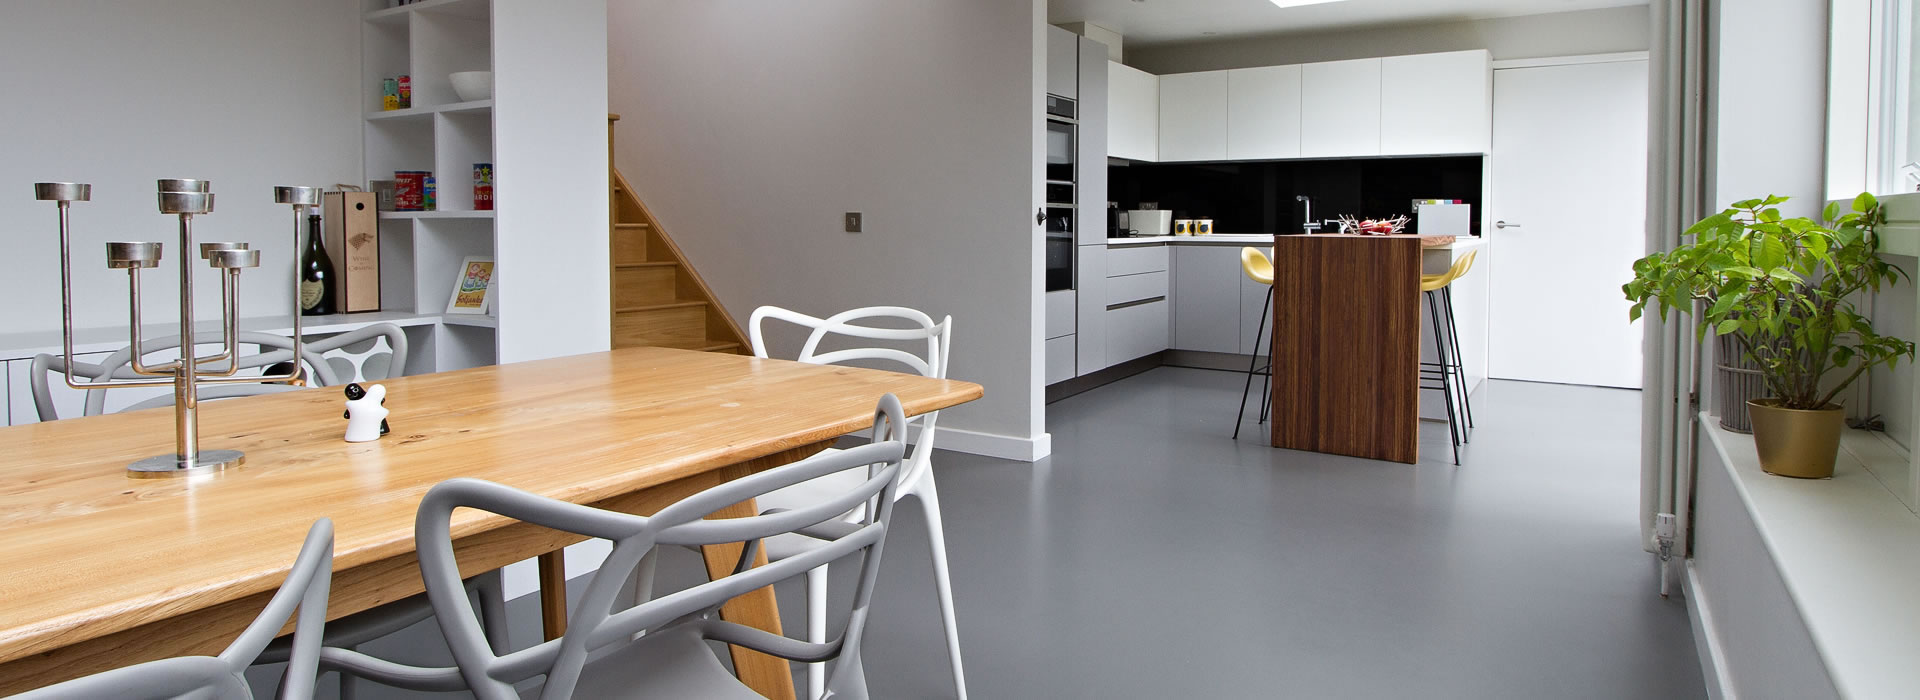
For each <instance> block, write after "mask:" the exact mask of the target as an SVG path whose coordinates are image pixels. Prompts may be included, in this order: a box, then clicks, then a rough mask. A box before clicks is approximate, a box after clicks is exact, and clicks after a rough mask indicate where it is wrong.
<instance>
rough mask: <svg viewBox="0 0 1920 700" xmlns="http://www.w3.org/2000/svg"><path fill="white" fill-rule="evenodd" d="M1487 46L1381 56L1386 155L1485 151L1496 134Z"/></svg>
mask: <svg viewBox="0 0 1920 700" xmlns="http://www.w3.org/2000/svg"><path fill="white" fill-rule="evenodd" d="M1492 76H1493V66H1492V56H1491V54H1489V53H1488V52H1487V51H1485V50H1475V51H1454V52H1449V53H1431V54H1421V55H1417V56H1393V57H1389V58H1384V59H1381V63H1380V94H1381V95H1383V96H1385V104H1383V105H1381V110H1380V153H1381V154H1383V155H1408V154H1430V153H1485V152H1487V148H1488V146H1489V145H1490V142H1491V140H1492V134H1493V116H1492V115H1493V92H1492V90H1491V89H1490V86H1491V81H1492Z"/></svg>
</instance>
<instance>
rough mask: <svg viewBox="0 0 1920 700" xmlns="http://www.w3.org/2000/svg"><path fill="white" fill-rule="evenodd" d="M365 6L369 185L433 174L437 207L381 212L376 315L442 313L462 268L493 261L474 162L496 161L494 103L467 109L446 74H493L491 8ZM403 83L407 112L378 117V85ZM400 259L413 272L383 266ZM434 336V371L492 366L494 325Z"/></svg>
mask: <svg viewBox="0 0 1920 700" xmlns="http://www.w3.org/2000/svg"><path fill="white" fill-rule="evenodd" d="M360 1H361V2H364V3H365V4H366V8H365V9H366V13H365V15H364V16H363V19H364V20H365V22H364V29H363V31H364V34H363V36H362V41H361V47H362V51H363V56H362V81H363V82H362V85H363V90H362V92H363V94H364V95H365V96H366V100H367V108H366V113H367V115H366V127H365V129H366V132H365V134H366V135H365V142H364V143H365V148H366V160H365V167H366V179H368V180H386V179H392V178H393V177H394V172H395V171H400V170H427V171H431V172H432V173H433V175H434V178H435V180H436V183H435V190H436V192H435V196H436V203H435V208H434V209H433V210H431V211H404V212H381V213H380V242H381V258H382V262H383V265H382V277H383V279H382V280H381V285H380V286H381V295H382V298H381V306H382V307H383V308H385V309H390V310H393V309H399V310H407V311H411V312H413V313H415V314H433V315H440V314H441V312H444V311H445V310H446V303H447V296H448V294H449V292H450V291H451V289H452V285H453V281H454V278H455V276H456V273H457V268H458V266H459V264H460V260H461V259H462V258H464V257H466V256H469V255H483V256H487V257H494V254H495V250H496V248H495V246H494V236H495V234H496V232H495V230H494V225H493V224H494V213H493V212H492V211H491V210H489V211H475V210H474V209H473V188H472V186H471V182H472V173H473V166H474V164H475V163H492V162H493V136H494V135H493V100H492V99H484V100H471V101H463V100H461V99H460V98H459V97H458V96H456V95H455V94H454V92H453V86H452V84H451V83H450V82H449V79H448V75H449V74H451V73H454V72H457V71H470V70H492V69H493V50H492V43H493V31H492V3H491V2H490V0H424V1H423V2H417V3H413V4H409V5H402V6H399V7H388V6H387V5H389V4H391V3H390V0H360ZM401 75H406V76H409V80H410V82H411V86H412V103H411V106H409V107H408V108H406V109H399V110H383V109H382V105H381V86H382V83H383V82H384V81H386V80H387V79H389V78H397V77H399V76H401ZM400 259H405V260H407V261H408V263H409V264H407V265H394V264H387V261H397V260H400ZM443 322H444V323H446V324H451V325H454V326H457V327H458V328H457V329H454V328H442V329H440V330H439V331H438V332H436V333H435V334H434V335H435V337H434V343H433V346H434V360H435V363H434V364H435V366H436V367H437V368H438V369H442V370H447V369H459V368H461V367H467V366H474V365H483V364H492V363H493V362H496V361H498V353H497V347H496V346H497V342H498V339H497V338H496V337H495V334H494V333H493V332H492V331H493V330H494V329H497V328H498V327H499V321H498V319H497V318H494V317H493V316H462V315H457V314H446V315H444V316H443Z"/></svg>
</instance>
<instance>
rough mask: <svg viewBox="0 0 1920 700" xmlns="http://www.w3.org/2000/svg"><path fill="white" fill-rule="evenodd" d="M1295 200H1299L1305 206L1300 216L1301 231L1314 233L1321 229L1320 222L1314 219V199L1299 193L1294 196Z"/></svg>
mask: <svg viewBox="0 0 1920 700" xmlns="http://www.w3.org/2000/svg"><path fill="white" fill-rule="evenodd" d="M1293 201H1296V202H1299V203H1300V204H1301V206H1302V207H1304V208H1305V211H1304V212H1302V213H1301V216H1300V232H1301V233H1313V232H1314V231H1318V230H1320V224H1317V223H1314V221H1313V200H1312V199H1309V198H1307V196H1306V195H1304V194H1297V195H1294V196H1293Z"/></svg>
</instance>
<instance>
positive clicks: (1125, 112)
mask: <svg viewBox="0 0 1920 700" xmlns="http://www.w3.org/2000/svg"><path fill="white" fill-rule="evenodd" d="M1107 155H1108V156H1111V157H1114V158H1126V159H1128V160H1144V161H1157V160H1159V159H1160V76H1157V75H1154V74H1152V73H1148V72H1146V71H1143V70H1140V69H1138V68H1134V67H1132V66H1128V65H1124V64H1122V63H1119V62H1117V61H1108V62H1107Z"/></svg>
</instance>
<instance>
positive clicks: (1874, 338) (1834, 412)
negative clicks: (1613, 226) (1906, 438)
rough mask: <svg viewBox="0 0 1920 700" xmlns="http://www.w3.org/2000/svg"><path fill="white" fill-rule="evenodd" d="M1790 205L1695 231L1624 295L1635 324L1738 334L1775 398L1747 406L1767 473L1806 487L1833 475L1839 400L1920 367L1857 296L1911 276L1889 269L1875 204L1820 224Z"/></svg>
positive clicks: (1704, 223)
mask: <svg viewBox="0 0 1920 700" xmlns="http://www.w3.org/2000/svg"><path fill="white" fill-rule="evenodd" d="M1785 201H1787V198H1786V197H1776V196H1769V197H1767V198H1765V199H1749V200H1746V201H1743V202H1735V203H1734V204H1733V207H1732V208H1730V209H1727V210H1726V211H1722V212H1720V213H1718V214H1714V215H1712V216H1709V217H1707V218H1705V219H1702V220H1700V222H1699V223H1697V224H1694V225H1693V226H1691V227H1689V228H1688V229H1687V231H1686V233H1684V234H1682V238H1683V239H1685V238H1686V237H1692V239H1693V241H1692V242H1691V243H1684V244H1682V245H1681V246H1679V247H1677V248H1675V249H1673V250H1671V251H1667V252H1664V253H1654V254H1652V255H1648V256H1647V257H1644V258H1641V259H1639V260H1637V261H1635V262H1634V263H1633V280H1632V281H1630V282H1628V283H1627V284H1626V286H1625V287H1623V291H1625V292H1626V295H1627V299H1628V300H1629V301H1631V302H1633V308H1632V309H1631V310H1630V311H1629V312H1628V317H1629V319H1638V318H1640V315H1641V314H1642V313H1643V312H1644V311H1646V309H1647V307H1655V308H1657V309H1658V311H1659V314H1660V317H1661V318H1662V319H1665V318H1666V317H1667V312H1668V311H1669V310H1677V311H1680V312H1682V313H1688V314H1693V315H1694V316H1695V319H1696V320H1697V324H1696V325H1697V330H1696V332H1697V333H1698V334H1699V335H1700V337H1702V338H1704V337H1705V336H1706V333H1707V332H1708V331H1709V330H1711V331H1712V332H1713V333H1714V334H1716V335H1726V334H1733V335H1734V338H1735V339H1736V341H1737V345H1738V346H1739V347H1740V348H1741V349H1742V350H1743V351H1744V353H1745V354H1746V356H1747V357H1748V358H1749V359H1751V360H1752V361H1753V362H1754V363H1755V364H1756V365H1757V366H1758V367H1759V368H1760V373H1761V377H1762V379H1763V380H1764V382H1765V384H1766V389H1767V393H1768V394H1770V395H1771V397H1770V398H1764V399H1755V400H1752V401H1748V402H1747V407H1748V412H1749V414H1750V415H1751V417H1752V419H1753V442H1754V446H1755V448H1757V450H1758V451H1759V453H1760V466H1761V468H1762V469H1764V470H1766V471H1767V472H1768V473H1771V474H1779V475H1782V476H1793V477H1802V478H1822V477H1827V476H1832V475H1833V462H1834V458H1835V456H1836V455H1837V454H1838V453H1839V449H1840V431H1841V429H1842V428H1843V427H1845V414H1844V412H1843V410H1842V409H1841V407H1840V406H1839V405H1836V404H1835V403H1834V399H1835V397H1837V396H1839V395H1840V392H1841V391H1842V390H1845V389H1846V388H1847V386H1849V385H1851V384H1853V382H1854V381H1855V380H1857V379H1859V378H1860V376H1861V375H1862V374H1863V373H1865V372H1866V370H1867V368H1869V367H1872V366H1874V365H1877V364H1879V365H1885V366H1886V367H1887V368H1888V369H1892V368H1893V366H1894V365H1895V364H1896V363H1897V362H1899V360H1900V359H1901V358H1903V357H1904V358H1908V359H1912V357H1913V354H1914V344H1913V343H1911V342H1908V341H1905V340H1901V339H1899V338H1891V337H1887V336H1883V335H1880V334H1879V333H1876V332H1874V330H1873V324H1872V323H1871V322H1870V321H1869V320H1868V319H1867V318H1866V317H1865V316H1862V315H1861V314H1860V312H1859V310H1858V309H1857V308H1855V306H1854V302H1853V298H1854V295H1855V294H1857V293H1859V292H1861V291H1863V290H1874V291H1878V290H1879V289H1880V288H1881V287H1882V286H1885V285H1889V284H1892V283H1894V282H1896V281H1898V280H1899V279H1901V278H1906V277H1907V273H1906V271H1904V270H1901V269H1900V268H1899V267H1896V266H1894V265H1892V264H1889V263H1887V262H1886V261H1884V260H1881V259H1880V256H1879V255H1878V254H1877V253H1878V252H1879V248H1880V241H1879V237H1878V236H1877V235H1876V229H1877V227H1878V226H1879V225H1880V224H1881V222H1882V221H1883V220H1884V215H1883V213H1882V211H1881V209H1880V205H1879V203H1878V202H1877V201H1875V200H1874V198H1873V196H1872V195H1870V194H1864V193H1863V194H1861V195H1860V196H1859V197H1856V198H1855V199H1854V200H1853V207H1852V208H1853V211H1851V212H1848V213H1845V214H1842V213H1840V205H1839V203H1838V202H1835V203H1832V204H1829V205H1827V208H1826V210H1825V211H1824V212H1822V213H1821V218H1820V220H1819V221H1815V220H1813V219H1809V218H1805V217H1800V218H1791V219H1788V218H1782V217H1781V215H1780V210H1779V209H1777V208H1776V206H1777V205H1779V204H1781V203H1782V202H1785Z"/></svg>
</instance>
